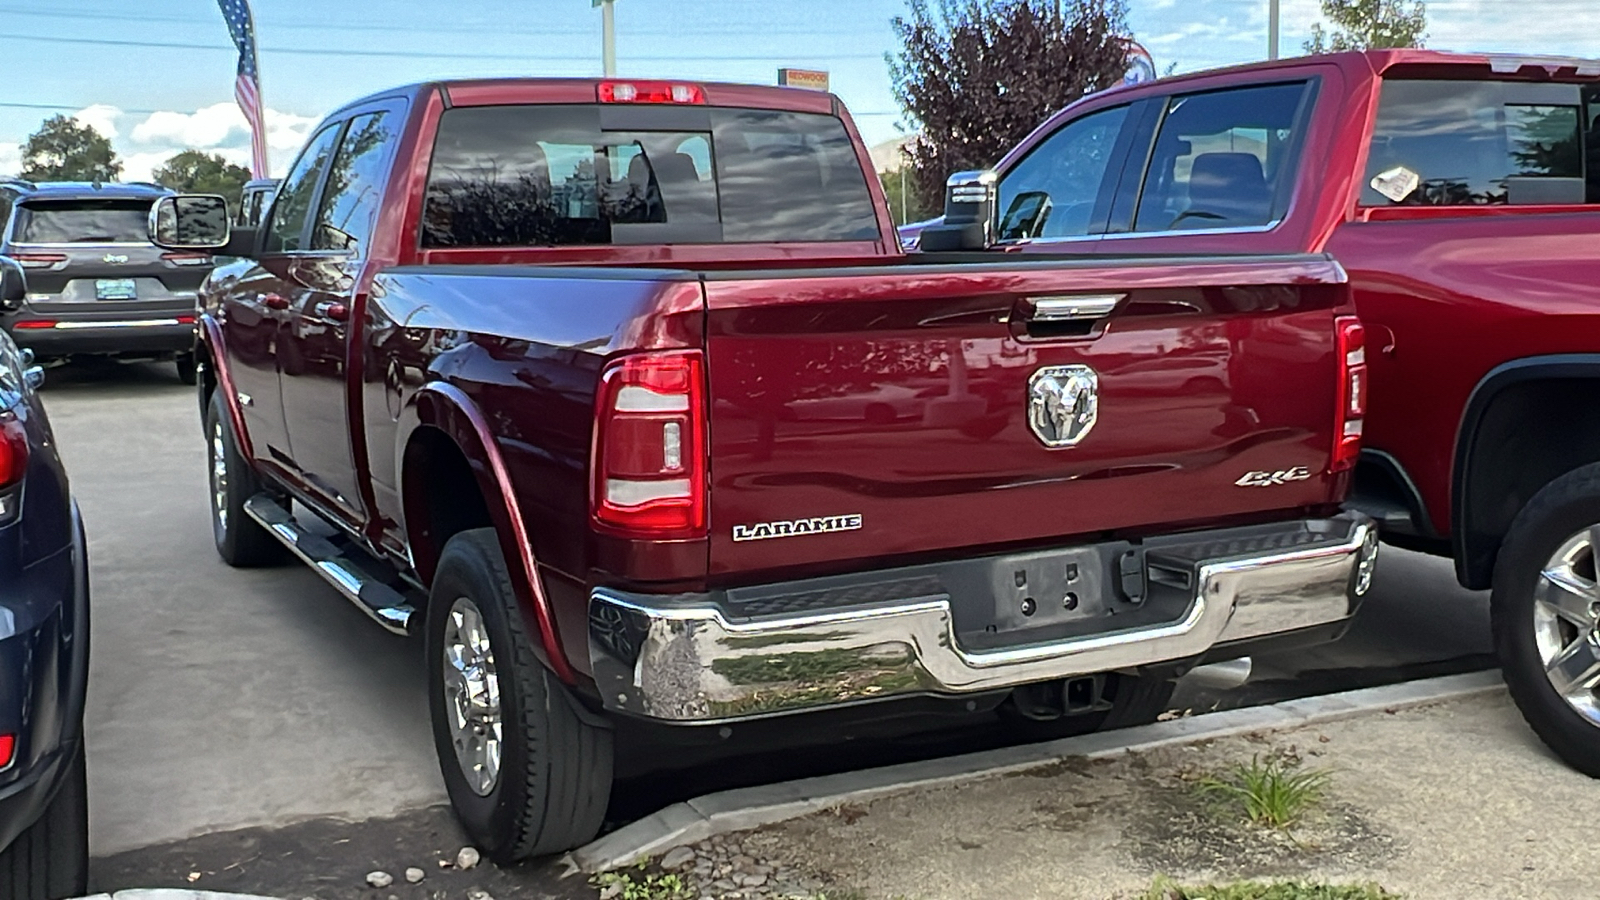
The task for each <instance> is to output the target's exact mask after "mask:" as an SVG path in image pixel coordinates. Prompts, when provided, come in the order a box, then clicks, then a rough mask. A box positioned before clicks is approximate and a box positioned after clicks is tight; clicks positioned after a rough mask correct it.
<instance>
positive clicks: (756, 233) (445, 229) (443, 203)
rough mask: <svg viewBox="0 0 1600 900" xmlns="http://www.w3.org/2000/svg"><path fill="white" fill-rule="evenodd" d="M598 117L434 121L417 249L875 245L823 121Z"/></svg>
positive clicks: (813, 117)
mask: <svg viewBox="0 0 1600 900" xmlns="http://www.w3.org/2000/svg"><path fill="white" fill-rule="evenodd" d="M607 112H608V111H606V110H602V109H601V108H598V107H595V106H586V105H570V106H568V105H544V106H541V105H519V106H486V107H456V108H453V109H449V110H446V111H445V112H444V113H443V114H442V115H441V117H440V121H439V132H438V137H437V140H436V142H435V146H434V153H433V159H432V165H431V169H430V173H429V178H428V186H427V195H426V201H425V206H424V212H423V223H422V235H421V245H422V247H423V248H424V249H433V248H457V247H460V248H465V247H556V246H583V245H607V244H613V245H623V244H635V245H637V244H719V243H791V242H793V243H809V242H837V241H875V240H878V239H879V238H880V235H879V229H878V219H877V210H876V208H875V207H874V206H873V203H872V197H871V194H870V193H869V190H868V187H867V181H866V176H865V174H864V173H863V171H862V168H861V165H860V162H859V161H858V159H857V156H856V150H855V144H854V143H853V142H852V141H851V139H850V136H849V134H848V132H847V131H846V130H845V128H844V123H843V122H842V121H841V120H840V119H838V118H837V117H834V116H829V115H822V114H816V113H797V112H784V111H775V110H757V109H732V108H717V107H710V108H697V109H694V110H666V111H661V112H662V115H661V116H659V117H656V121H653V122H652V121H650V120H651V118H652V115H650V114H633V118H634V121H631V122H627V123H621V122H619V121H618V119H617V118H616V117H615V116H613V117H612V118H610V119H609V120H607ZM619 126H620V127H619Z"/></svg>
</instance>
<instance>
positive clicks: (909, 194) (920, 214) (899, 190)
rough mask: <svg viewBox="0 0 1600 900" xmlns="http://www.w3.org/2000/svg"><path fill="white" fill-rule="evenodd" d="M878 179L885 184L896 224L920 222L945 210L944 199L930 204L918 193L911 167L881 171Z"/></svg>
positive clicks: (885, 193) (885, 195) (884, 190)
mask: <svg viewBox="0 0 1600 900" xmlns="http://www.w3.org/2000/svg"><path fill="white" fill-rule="evenodd" d="M878 181H880V182H881V183H882V184H883V195H884V197H886V198H888V200H889V212H890V213H891V214H892V215H893V216H894V224H895V225H904V224H906V223H907V222H920V221H922V220H923V219H931V218H933V217H934V216H937V215H939V214H940V213H941V212H943V209H942V206H943V200H941V201H940V205H939V206H930V205H928V204H927V203H924V202H923V201H922V198H920V197H918V196H917V195H916V192H915V191H914V190H913V183H912V180H911V172H910V171H909V168H905V169H889V170H887V171H883V172H879V173H878Z"/></svg>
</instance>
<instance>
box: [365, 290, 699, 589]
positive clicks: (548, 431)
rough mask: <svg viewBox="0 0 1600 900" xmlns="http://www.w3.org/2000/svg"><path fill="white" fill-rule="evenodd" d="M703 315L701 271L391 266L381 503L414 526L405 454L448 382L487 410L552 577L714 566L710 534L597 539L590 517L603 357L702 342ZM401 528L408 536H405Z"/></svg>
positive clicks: (380, 342)
mask: <svg viewBox="0 0 1600 900" xmlns="http://www.w3.org/2000/svg"><path fill="white" fill-rule="evenodd" d="M702 316H703V303H702V299H701V288H700V285H699V282H698V281H697V280H694V279H692V278H689V279H687V280H684V278H683V277H682V276H681V275H675V274H673V273H660V272H655V273H646V272H639V271H629V270H614V271H612V272H608V273H596V272H594V271H592V270H591V271H590V272H588V273H586V275H585V276H584V277H578V276H576V275H573V276H570V277H568V276H563V275H562V274H561V272H560V270H542V271H541V270H537V269H528V268H516V269H511V268H504V269H502V268H490V269H476V268H473V267H459V266H456V267H449V268H442V267H440V268H429V267H416V268H398V269H393V270H390V271H387V272H384V273H382V274H380V275H379V276H378V277H377V278H376V279H375V281H374V283H373V290H372V293H371V296H370V298H369V301H368V308H367V323H366V329H365V335H366V337H365V342H364V348H363V352H364V353H365V355H366V359H365V361H364V371H365V372H366V373H367V377H366V378H365V379H364V382H363V384H362V385H361V391H362V395H363V396H362V404H361V406H362V411H363V416H364V421H363V423H362V427H363V428H364V430H365V433H366V438H367V447H368V465H369V466H370V468H371V472H372V486H373V494H374V497H375V500H376V502H377V505H378V511H379V514H380V515H381V516H382V518H383V519H384V520H385V521H386V522H389V523H393V525H392V526H391V527H393V528H400V529H403V527H404V523H405V521H406V519H405V491H406V484H405V483H404V481H403V479H404V477H405V475H404V472H403V470H402V462H403V460H404V457H405V451H406V446H407V444H408V442H409V441H410V440H411V439H412V437H413V436H414V435H415V433H416V431H417V429H418V428H422V427H427V426H426V423H425V422H424V421H423V419H422V418H421V417H420V416H419V413H418V410H417V403H416V400H417V396H418V391H419V390H421V389H422V388H424V387H425V386H427V385H428V384H430V383H433V382H444V383H447V384H450V385H453V386H454V387H456V388H458V389H460V390H461V391H462V392H463V393H464V394H465V395H466V396H467V397H468V398H470V400H471V401H472V402H473V403H474V404H475V405H476V406H477V407H478V409H479V410H480V411H481V412H482V414H483V416H484V418H485V419H486V421H487V423H488V425H489V428H490V430H491V431H492V433H493V437H494V440H495V442H496V446H497V447H498V449H499V452H500V454H501V457H502V459H503V460H504V462H505V465H506V469H507V471H508V473H509V476H510V480H511V484H512V488H513V490H514V491H515V492H516V495H517V497H518V499H519V500H520V503H521V508H522V512H523V515H524V519H525V522H524V524H525V526H526V528H527V530H528V533H529V535H530V536H531V539H532V543H533V551H534V555H535V558H536V559H537V561H538V563H539V565H540V566H541V568H542V569H543V570H545V571H546V572H548V573H549V574H550V575H551V576H553V577H558V578H563V579H567V580H570V581H575V582H579V583H586V582H587V581H588V580H589V579H590V578H591V571H592V570H594V569H602V570H609V571H612V572H616V573H622V574H624V575H626V576H627V577H632V578H643V579H647V580H648V579H651V578H655V579H665V580H671V579H682V578H698V577H701V576H703V574H704V570H705V549H704V544H703V542H693V541H690V542H668V543H666V544H665V545H662V546H655V547H650V546H644V545H639V546H636V545H634V544H633V543H632V542H620V541H618V542H612V541H606V540H604V539H601V538H598V537H596V536H594V535H592V534H591V532H590V529H589V527H588V526H589V493H588V492H589V451H590V442H591V440H592V436H593V430H594V415H595V411H594V404H595V394H596V390H597V386H598V383H599V376H600V371H601V369H602V368H603V366H604V364H605V362H606V361H607V360H608V359H609V358H611V357H612V356H614V355H616V354H617V353H619V352H622V351H624V350H642V349H651V348H672V347H699V346H700V345H701V338H702ZM471 462H472V463H473V464H474V465H475V466H481V465H483V464H484V462H483V461H482V460H471ZM494 502H495V500H494V498H490V503H491V505H492V504H493V503H494ZM393 537H395V538H397V539H399V540H400V541H401V544H400V545H401V546H404V543H403V536H402V535H394V536H393Z"/></svg>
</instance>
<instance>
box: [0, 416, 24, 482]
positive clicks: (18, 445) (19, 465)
mask: <svg viewBox="0 0 1600 900" xmlns="http://www.w3.org/2000/svg"><path fill="white" fill-rule="evenodd" d="M27 470H28V433H27V432H25V431H23V430H22V423H21V422H19V421H17V420H16V419H15V418H5V419H0V491H3V490H5V489H6V488H8V487H14V486H16V485H17V484H19V483H20V482H21V481H22V473H24V472H26V471H27Z"/></svg>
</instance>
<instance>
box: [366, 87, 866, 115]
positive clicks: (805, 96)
mask: <svg viewBox="0 0 1600 900" xmlns="http://www.w3.org/2000/svg"><path fill="white" fill-rule="evenodd" d="M645 83H653V84H669V85H691V86H694V87H698V88H699V89H700V90H701V91H702V92H703V94H704V96H705V105H706V106H732V107H741V108H747V109H776V110H786V111H790V112H811V113H823V114H838V113H840V112H842V111H843V109H844V105H843V104H842V103H840V102H839V99H838V98H837V97H835V96H834V95H833V94H831V93H827V92H825V91H811V90H805V89H802V88H791V87H775V86H770V85H758V84H730V83H727V82H717V81H698V80H695V79H692V78H477V79H453V80H448V81H427V82H418V83H415V84H408V85H402V86H400V87H395V88H390V89H389V90H385V91H379V92H377V93H374V94H369V95H367V96H365V97H362V98H360V99H358V100H353V101H351V102H350V103H346V104H344V105H343V106H341V107H340V108H339V110H337V111H336V113H337V112H342V111H343V110H345V109H349V108H351V107H355V106H359V105H361V104H364V103H369V102H371V101H373V100H379V99H383V98H388V97H406V98H413V99H414V98H416V97H419V96H422V95H424V94H427V93H429V92H431V91H435V90H437V91H441V92H442V93H443V94H444V95H445V96H446V97H448V98H449V102H450V104H451V105H453V106H495V105H502V104H518V103H574V104H576V103H598V102H600V99H599V97H600V95H599V91H600V86H601V85H603V84H645Z"/></svg>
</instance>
